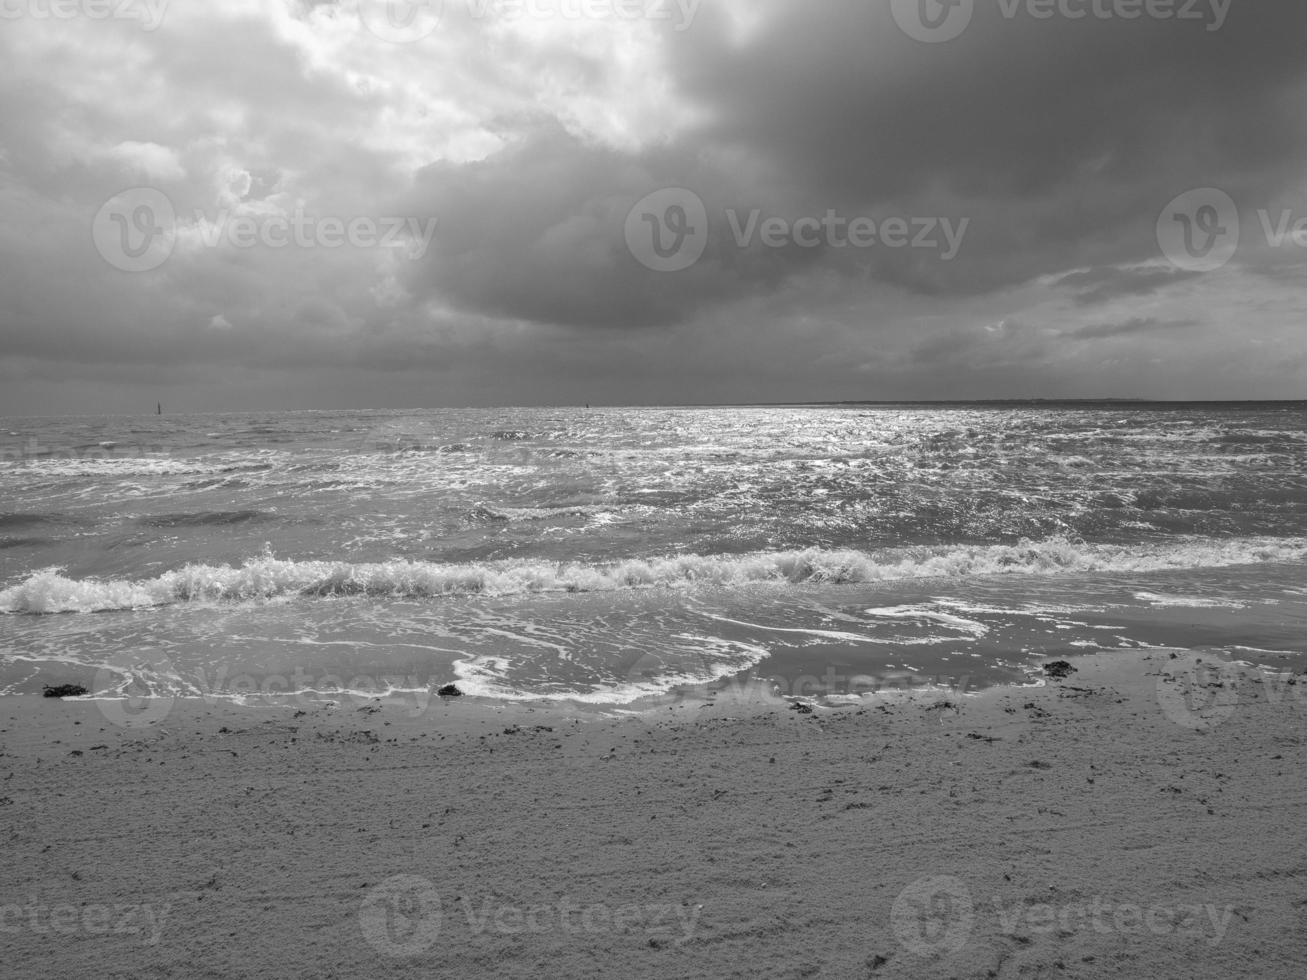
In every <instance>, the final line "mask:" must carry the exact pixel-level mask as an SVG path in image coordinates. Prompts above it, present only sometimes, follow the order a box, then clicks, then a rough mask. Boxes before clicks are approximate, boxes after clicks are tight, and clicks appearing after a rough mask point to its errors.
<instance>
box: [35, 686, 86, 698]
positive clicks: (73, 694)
mask: <svg viewBox="0 0 1307 980" xmlns="http://www.w3.org/2000/svg"><path fill="white" fill-rule="evenodd" d="M85 693H86V688H84V687H82V685H81V684H59V685H55V686H51V685H49V684H47V685H45V690H44V691H43V692H42V694H43V696H45V697H47V698H80V697H81V696H82V695H83V694H85Z"/></svg>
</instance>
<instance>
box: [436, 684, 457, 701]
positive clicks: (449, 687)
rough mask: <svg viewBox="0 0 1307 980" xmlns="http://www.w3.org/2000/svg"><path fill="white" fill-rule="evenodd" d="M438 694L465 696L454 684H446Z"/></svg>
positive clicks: (441, 695)
mask: <svg viewBox="0 0 1307 980" xmlns="http://www.w3.org/2000/svg"><path fill="white" fill-rule="evenodd" d="M436 695H437V696H438V697H442V698H461V697H462V696H463V692H462V691H460V690H459V689H458V688H457V687H456V686H455V685H453V684H446V685H445V686H444V687H442V688H441V689H440V690H439V691H437V692H436Z"/></svg>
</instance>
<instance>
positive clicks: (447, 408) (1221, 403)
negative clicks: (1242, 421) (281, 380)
mask: <svg viewBox="0 0 1307 980" xmlns="http://www.w3.org/2000/svg"><path fill="white" fill-rule="evenodd" d="M1096 406H1100V407H1110V408H1128V409H1148V410H1157V409H1166V410H1171V409H1183V408H1212V407H1217V408H1242V407H1247V408H1267V407H1276V406H1278V407H1283V408H1298V409H1304V410H1307V398H1267V399H1215V400H1202V399H1199V400H1194V401H1183V400H1175V401H1165V400H1160V401H1159V400H1152V399H1147V398H982V399H959V400H956V401H913V400H904V399H889V400H884V401H879V400H869V401H830V402H828V401H797V402H720V403H708V402H704V403H700V404H691V403H687V404H680V405H678V404H657V405H598V404H595V405H593V407H590V408H586V407H583V406H581V405H481V406H478V405H443V406H433V407H423V408H287V409H281V408H264V409H247V410H245V411H205V412H187V411H179V412H171V413H167V414H165V415H162V416H159V415H156V414H155V413H154V412H140V413H138V414H122V413H119V414H115V413H107V414H100V413H82V414H74V415H0V419H4V420H12V421H21V420H25V419H82V418H93V419H110V418H124V419H132V418H143V417H147V416H148V417H149V418H160V419H168V418H172V419H177V418H199V417H205V416H213V417H222V416H238V415H326V414H349V413H353V414H367V413H377V414H382V413H396V412H411V413H420V412H522V411H559V412H566V411H575V412H585V411H590V412H600V411H669V410H687V409H730V408H941V409H964V408H1047V409H1058V408H1070V409H1075V408H1092V407H1096Z"/></svg>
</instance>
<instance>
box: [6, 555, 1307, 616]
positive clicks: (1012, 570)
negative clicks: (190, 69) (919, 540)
mask: <svg viewBox="0 0 1307 980" xmlns="http://www.w3.org/2000/svg"><path fill="white" fill-rule="evenodd" d="M1305 558H1307V539H1302V538H1287V539H1286V538H1241V539H1231V540H1214V539H1181V540H1176V541H1171V542H1166V543H1158V544H1149V545H1130V546H1125V545H1094V544H1084V543H1079V542H1072V541H1069V540H1066V539H1050V540H1047V541H1041V542H1022V543H1021V544H1018V545H985V546H976V545H970V546H932V547H914V548H896V549H887V550H884V551H878V552H874V553H869V552H863V551H825V550H820V549H807V550H804V551H783V552H761V553H755V554H750V555H730V556H699V555H679V556H674V557H667V558H651V559H632V560H628V561H621V562H615V563H610V564H605V565H588V564H577V563H566V564H555V563H549V562H541V561H518V562H512V561H509V562H492V563H486V564H470V565H446V564H437V563H433V562H415V561H388V562H381V563H372V564H354V563H349V562H332V561H290V560H284V559H279V558H275V557H273V556H272V555H269V554H265V555H263V556H260V557H258V558H254V559H251V560H250V561H248V562H246V563H245V564H244V565H242V566H240V567H232V566H229V565H219V566H214V565H187V566H186V567H184V568H180V569H177V570H175V571H171V572H166V573H165V574H163V575H160V576H159V577H157V578H152V579H108V580H101V579H85V580H78V579H70V578H67V577H66V576H64V575H63V574H62V570H61V569H58V568H47V569H44V570H42V571H39V572H36V573H35V574H33V575H31V576H30V577H28V578H27V579H26V580H25V581H22V582H20V583H18V584H16V585H13V586H11V587H9V588H7V589H5V590H4V591H0V612H6V613H56V612H94V611H103V610H112V609H139V608H148V607H152V606H164V605H169V604H172V603H176V602H184V601H197V600H198V601H211V602H218V601H242V600H261V599H270V598H275V597H279V596H296V595H298V596H360V595H362V596H374V597H410V598H421V597H432V596H450V595H469V594H488V595H500V596H502V595H518V594H524V593H537V592H610V591H618V590H626V589H638V588H653V587H664V588H693V587H695V586H699V585H716V586H742V585H749V584H754V583H765V584H773V585H777V586H784V585H801V584H834V585H840V584H854V583H861V582H883V581H896V580H905V579H926V578H954V579H956V578H972V577H978V576H987V575H1020V574H1038V575H1050V574H1072V573H1096V572H1123V573H1130V572H1151V571H1162V570H1168V569H1192V568H1223V567H1229V566H1236V565H1249V564H1260V563H1267V562H1295V561H1301V560H1303V559H1305Z"/></svg>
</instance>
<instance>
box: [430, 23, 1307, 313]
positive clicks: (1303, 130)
mask: <svg viewBox="0 0 1307 980" xmlns="http://www.w3.org/2000/svg"><path fill="white" fill-rule="evenodd" d="M759 9H760V11H761V13H760V14H759V17H760V26H759V28H758V33H757V34H756V36H752V37H749V38H747V39H746V40H744V41H743V42H740V41H737V40H736V39H734V37H733V31H734V30H735V28H734V27H733V24H732V21H731V19H730V17H729V16H728V14H727V12H726V9H725V8H724V7H722V6H720V5H706V6H705V7H703V8H702V9H701V10H700V12H699V15H698V19H697V20H696V22H695V24H694V26H693V29H692V30H689V31H686V32H684V33H680V34H669V35H667V36H666V38H665V43H666V50H667V56H668V58H669V63H670V65H671V66H672V68H673V71H674V75H675V78H676V80H677V83H678V86H679V89H680V93H681V94H682V95H683V96H685V97H687V98H688V99H689V100H690V101H691V103H692V104H693V106H694V107H695V108H696V109H697V110H698V111H699V113H700V115H701V117H702V118H703V119H704V120H705V122H703V123H702V124H700V125H698V126H696V127H694V128H691V129H690V130H688V131H686V132H683V133H682V134H681V135H680V136H679V138H677V139H676V140H674V141H673V142H671V143H670V144H667V145H662V146H658V147H655V148H653V149H649V150H643V151H637V152H623V151H621V150H616V149H612V148H607V147H602V146H599V145H593V144H589V143H587V142H586V141H585V140H584V139H581V138H579V137H576V136H574V135H571V134H568V133H566V132H563V131H562V130H561V129H560V128H558V127H557V126H554V125H551V124H548V123H545V124H542V125H541V126H540V127H539V128H538V129H535V130H534V131H532V132H530V133H529V134H528V135H527V136H525V137H524V138H522V139H520V140H518V141H516V142H514V143H513V144H511V145H510V146H508V147H507V148H505V149H503V150H502V151H500V152H499V153H497V154H495V155H493V156H492V157H490V158H489V159H487V160H485V161H482V162H478V163H471V164H464V165H457V164H446V163H441V164H433V165H432V166H430V167H428V168H426V169H425V170H424V171H423V172H422V173H421V174H420V175H419V177H418V179H417V182H416V187H415V190H414V193H413V195H412V196H411V197H410V198H409V199H408V200H407V201H406V205H405V206H406V207H408V208H409V209H410V210H412V211H415V212H417V213H421V214H423V215H427V214H430V215H435V216H439V218H440V221H441V228H440V234H439V236H438V242H437V245H436V247H435V248H434V249H433V251H432V253H431V255H430V257H429V260H428V262H427V263H426V264H425V266H424V267H423V269H422V271H421V273H420V274H419V275H417V276H413V277H410V279H409V283H410V285H411V286H412V287H413V288H414V291H415V292H416V293H417V294H418V295H423V294H434V293H439V294H443V295H445V296H447V297H449V298H450V299H452V300H453V302H454V303H455V304H457V305H458V306H459V308H462V309H466V310H468V311H471V312H476V313H480V314H491V315H497V316H505V317H514V318H519V319H523V320H527V321H542V322H548V323H554V324H571V325H575V326H578V327H594V326H602V327H644V326H654V325H666V324H671V323H677V322H683V321H685V320H687V319H689V318H691V317H693V316H695V315H697V314H698V313H699V312H700V311H702V310H703V309H704V308H705V307H706V306H711V305H713V304H720V303H728V302H731V301H734V300H737V299H739V298H740V297H742V296H745V295H750V294H753V293H755V292H757V291H759V290H761V291H764V292H766V291H772V290H776V289H778V288H780V287H781V286H782V285H783V284H784V283H786V282H788V281H789V280H790V279H791V278H792V277H794V276H803V275H809V274H812V273H813V272H814V271H815V270H825V271H826V272H827V273H829V274H831V275H835V276H839V277H845V278H848V279H851V280H854V281H863V282H867V283H869V284H871V285H874V284H875V283H876V282H882V283H887V284H891V285H895V286H899V287H902V288H905V289H908V290H910V291H912V292H915V293H918V294H920V295H923V296H941V295H953V294H956V295H968V294H983V293H986V292H990V291H993V290H996V289H1001V288H1004V287H1009V286H1012V285H1015V284H1019V283H1022V282H1025V281H1028V280H1030V279H1031V278H1033V277H1035V276H1038V275H1041V274H1047V273H1050V272H1057V271H1059V270H1061V269H1066V268H1068V267H1075V266H1077V265H1094V266H1097V267H1098V268H1096V269H1095V272H1094V273H1093V275H1094V276H1097V277H1098V280H1097V282H1091V281H1090V277H1089V276H1088V275H1086V274H1076V275H1073V276H1068V277H1065V278H1064V279H1063V284H1064V285H1067V286H1077V287H1079V288H1081V289H1082V291H1081V293H1080V294H1079V295H1078V297H1077V299H1076V302H1077V303H1078V304H1080V305H1094V304H1098V303H1102V302H1106V301H1107V300H1109V299H1113V298H1119V297H1123V296H1142V295H1148V294H1150V293H1153V292H1155V291H1157V290H1158V289H1161V288H1163V287H1165V286H1168V285H1173V284H1177V283H1179V282H1182V281H1183V280H1184V279H1186V278H1188V276H1187V275H1185V274H1181V273H1174V272H1167V271H1164V270H1150V271H1142V272H1140V271H1122V270H1116V269H1112V268H1109V266H1111V265H1114V264H1118V263H1127V262H1137V261H1141V260H1145V259H1150V258H1154V257H1156V255H1157V244H1156V241H1155V239H1154V235H1153V230H1154V224H1155V221H1156V218H1157V215H1158V214H1159V213H1160V211H1161V208H1162V207H1163V205H1165V204H1166V202H1167V201H1168V200H1170V199H1171V198H1172V197H1173V196H1175V195H1176V194H1177V193H1179V192H1180V191H1181V190H1185V189H1187V188H1188V187H1191V186H1195V185H1198V186H1201V185H1204V184H1217V185H1219V186H1224V187H1227V188H1229V189H1230V190H1231V191H1232V192H1235V193H1238V194H1242V195H1243V196H1244V197H1246V198H1249V199H1269V198H1270V197H1271V196H1273V195H1274V194H1275V193H1277V192H1278V191H1279V190H1280V189H1281V188H1283V187H1284V186H1286V183H1287V181H1288V178H1289V176H1290V175H1294V174H1295V170H1297V171H1298V172H1301V166H1302V165H1303V164H1304V163H1307V127H1305V126H1304V125H1303V121H1304V117H1305V116H1307V113H1304V111H1303V109H1302V105H1303V103H1302V101H1301V100H1300V99H1298V98H1296V94H1297V91H1298V89H1299V88H1300V87H1301V86H1302V85H1303V83H1304V80H1305V79H1307V62H1304V61H1303V59H1302V57H1301V45H1300V41H1301V39H1302V38H1303V37H1307V5H1297V4H1295V5H1290V4H1283V5H1277V6H1271V5H1266V4H1252V3H1249V2H1244V3H1239V2H1235V4H1234V6H1233V7H1232V9H1231V10H1230V11H1229V15H1228V17H1227V18H1226V20H1225V21H1224V22H1222V23H1221V28H1220V30H1219V31H1208V30H1207V29H1206V27H1207V25H1206V24H1203V23H1198V24H1193V23H1181V22H1176V21H1149V20H1147V19H1143V20H1134V21H1124V20H1119V19H1118V20H1116V21H1114V22H1098V21H1095V20H1093V19H1089V20H1085V21H1069V20H1066V19H1061V18H1056V17H1055V18H1054V19H1052V20H1049V21H1040V20H1036V19H1033V18H1030V17H1027V16H1018V17H1016V18H1014V19H1012V20H1008V19H1006V18H1005V17H1003V16H1002V14H1001V9H1002V8H1001V7H1000V5H999V4H998V3H997V0H990V2H985V0H982V2H980V3H979V4H978V6H977V13H976V17H975V20H974V22H973V24H972V25H971V27H970V29H969V30H968V31H967V32H966V33H965V34H964V35H963V36H962V37H960V38H958V39H956V40H954V41H952V42H949V43H946V44H939V45H929V44H921V43H919V42H917V41H914V40H912V39H911V38H909V37H907V36H906V35H905V34H904V33H903V32H902V31H901V30H899V29H898V27H897V25H896V24H895V23H894V21H893V19H892V17H891V16H890V14H889V8H888V5H887V4H884V3H857V4H840V5H830V6H828V7H823V8H822V9H821V11H820V13H818V11H817V10H816V8H814V7H813V6H812V5H810V4H781V3H765V2H764V3H762V4H761V5H760V8H759ZM666 186H681V187H686V188H690V189H692V190H694V191H695V192H696V193H698V194H699V195H700V196H701V197H702V198H703V199H704V200H705V202H706V204H707V207H708V212H709V215H710V217H711V220H712V224H713V234H712V239H711V242H710V245H709V248H708V250H707V252H706V254H705V256H704V258H703V259H702V260H701V261H700V262H699V264H698V265H697V266H696V267H694V268H693V269H691V270H689V271H687V272H683V273H679V274H677V275H675V276H667V275H661V274H657V273H651V272H649V271H647V270H645V269H643V268H642V267H640V266H639V265H638V264H637V263H635V262H633V261H631V257H630V255H629V254H628V253H627V252H626V250H625V248H624V244H623V239H622V229H623V221H624V219H625V217H626V214H627V211H628V210H629V207H630V205H631V204H632V203H633V202H634V201H635V200H636V199H638V198H639V197H641V196H642V195H643V194H645V193H648V192H649V191H652V190H655V189H657V188H660V187H666ZM754 209H757V210H759V211H760V212H761V213H762V214H763V215H764V216H766V215H776V214H779V215H782V216H786V217H788V219H789V220H794V219H795V218H796V217H798V216H803V215H815V216H821V215H823V214H825V213H827V212H828V211H830V210H835V211H837V212H838V213H839V214H841V215H843V216H846V217H852V216H861V215H868V216H873V217H875V218H877V219H881V220H883V219H884V218H885V217H889V216H895V217H898V216H902V217H906V218H909V219H911V218H920V219H923V220H936V219H943V220H951V221H953V222H954V223H958V222H961V221H963V220H966V221H968V222H969V224H968V227H967V228H966V239H965V243H964V247H962V248H961V249H960V250H959V252H958V254H957V256H956V257H954V258H952V259H951V260H950V261H943V260H942V259H941V257H940V255H939V253H938V251H930V250H922V249H914V248H899V249H890V248H885V247H876V248H870V249H866V250H855V249H832V248H830V247H827V246H826V245H825V244H823V245H821V246H818V247H816V248H810V249H803V248H787V249H781V250H766V249H760V248H757V247H749V248H742V247H740V246H739V244H738V243H737V242H736V241H734V239H733V236H732V234H731V231H730V226H729V223H728V221H727V220H726V218H725V216H726V215H727V213H728V212H731V213H734V214H736V215H747V214H748V213H749V212H750V211H752V210H754ZM739 220H740V221H741V222H742V220H743V219H742V218H741V219H739ZM754 245H755V246H756V243H754ZM1077 276H1080V278H1077ZM1090 287H1093V288H1090Z"/></svg>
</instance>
